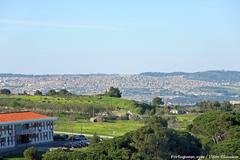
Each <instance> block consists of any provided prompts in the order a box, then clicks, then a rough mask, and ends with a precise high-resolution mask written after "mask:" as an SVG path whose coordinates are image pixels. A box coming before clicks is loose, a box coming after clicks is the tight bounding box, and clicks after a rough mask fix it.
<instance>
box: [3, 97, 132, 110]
mask: <svg viewBox="0 0 240 160" xmlns="http://www.w3.org/2000/svg"><path fill="white" fill-rule="evenodd" d="M5 99H6V100H9V101H14V100H16V101H18V102H19V103H21V102H22V103H27V102H28V103H31V102H32V103H35V104H49V103H50V104H57V105H82V106H85V105H87V106H89V105H95V106H105V107H111V106H112V107H120V108H131V107H132V106H133V105H134V103H133V102H132V101H131V100H127V99H123V98H114V97H107V96H71V97H59V96H56V97H51V96H25V95H24V96H21V95H12V96H5V95H0V101H1V100H5Z"/></svg>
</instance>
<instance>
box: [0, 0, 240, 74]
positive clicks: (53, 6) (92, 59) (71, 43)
mask: <svg viewBox="0 0 240 160" xmlns="http://www.w3.org/2000/svg"><path fill="white" fill-rule="evenodd" d="M222 69H225V70H240V1H238V0H191V1H190V0H165V1H160V0H149V1H146V0H145V1H144V0H131V1H129V0H121V1H113V0H101V1H99V0H89V1H83V0H78V1H77V0H76V1H73V0H55V1H54V0H51V1H49V0H41V1H32V0H21V1H19V0H1V1H0V72H4V73H25V74H46V73H48V74H51V73H124V74H129V73H139V72H144V71H160V72H172V71H187V72H194V71H203V70H222Z"/></svg>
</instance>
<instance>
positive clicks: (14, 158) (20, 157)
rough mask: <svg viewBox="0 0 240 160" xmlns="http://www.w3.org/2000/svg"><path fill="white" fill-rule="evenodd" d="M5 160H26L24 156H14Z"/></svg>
mask: <svg viewBox="0 0 240 160" xmlns="http://www.w3.org/2000/svg"><path fill="white" fill-rule="evenodd" d="M4 160H25V158H24V157H23V156H13V157H9V158H4Z"/></svg>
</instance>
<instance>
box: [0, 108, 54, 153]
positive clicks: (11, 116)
mask: <svg viewBox="0 0 240 160" xmlns="http://www.w3.org/2000/svg"><path fill="white" fill-rule="evenodd" d="M56 120H57V118H56V117H48V116H45V115H42V114H38V113H34V112H14V113H0V149H3V148H11V147H15V146H21V145H26V144H29V145H31V144H39V143H44V142H51V141H53V122H54V121H56Z"/></svg>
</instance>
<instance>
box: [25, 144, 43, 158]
mask: <svg viewBox="0 0 240 160" xmlns="http://www.w3.org/2000/svg"><path fill="white" fill-rule="evenodd" d="M23 155H24V158H25V159H26V160H39V159H40V158H39V157H40V156H39V154H38V151H37V149H36V148H35V147H31V148H28V149H26V150H25V151H24V152H23Z"/></svg>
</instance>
